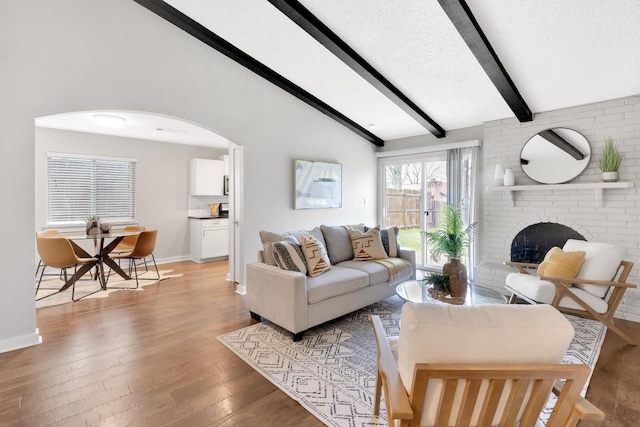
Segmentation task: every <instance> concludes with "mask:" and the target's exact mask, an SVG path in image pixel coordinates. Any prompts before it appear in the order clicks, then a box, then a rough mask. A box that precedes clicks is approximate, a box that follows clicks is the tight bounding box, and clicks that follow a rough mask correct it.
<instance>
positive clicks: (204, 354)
mask: <svg viewBox="0 0 640 427" xmlns="http://www.w3.org/2000/svg"><path fill="white" fill-rule="evenodd" d="M161 269H163V270H166V269H173V270H174V273H182V274H183V276H182V277H178V278H172V279H168V280H164V281H162V282H159V283H157V284H153V285H150V286H148V287H146V288H145V290H144V291H142V292H127V291H122V292H116V293H113V294H111V295H110V296H109V297H108V298H104V299H87V300H82V301H79V302H76V303H71V304H65V305H61V306H56V307H48V308H43V309H39V310H38V312H37V318H38V327H39V328H40V334H41V335H42V337H43V343H42V344H41V345H39V346H34V347H29V348H26V349H22V350H17V351H13V352H9V353H4V354H0V426H41V425H55V426H79V425H95V426H125V425H135V426H154V427H155V426H189V427H191V426H254V425H260V426H312V427H313V426H322V425H323V424H322V423H321V422H320V421H318V420H317V419H316V418H315V417H313V416H312V415H311V414H310V413H309V412H307V411H306V410H305V409H303V408H302V407H301V406H300V405H298V404H297V403H296V402H295V401H294V400H293V399H291V398H289V397H288V396H287V395H286V394H284V393H283V392H282V391H280V390H279V389H277V388H276V387H275V386H273V385H272V384H271V383H270V382H269V381H268V380H266V379H265V378H263V377H262V376H261V375H260V374H258V373H257V372H256V371H254V370H253V369H252V368H250V367H249V366H248V365H247V364H245V363H244V362H243V361H241V360H240V359H239V358H238V357H236V356H235V355H234V354H233V353H232V352H231V351H229V350H228V349H227V348H226V347H224V346H223V345H222V344H220V343H219V342H218V340H217V339H216V337H217V336H218V335H221V334H223V333H226V332H229V331H233V330H236V329H239V328H241V327H244V326H246V325H249V324H250V323H252V322H253V321H252V320H251V319H250V317H249V312H248V310H247V308H246V304H245V298H244V297H243V296H241V295H238V294H236V293H235V292H234V288H233V286H232V285H231V284H229V283H228V282H226V281H225V280H224V278H225V275H226V272H227V263H226V262H215V263H209V264H196V263H192V262H189V261H186V262H180V263H172V264H164V265H162V266H161ZM620 323H621V326H622V327H624V329H625V330H626V331H627V332H628V333H629V334H630V335H631V336H633V337H634V338H635V339H636V340H637V341H639V342H640V324H638V323H631V322H620ZM639 377H640V349H639V348H638V347H631V346H626V345H624V343H623V342H622V341H621V340H620V339H619V338H617V336H615V335H613V334H607V338H606V340H605V344H604V346H603V349H602V353H601V355H600V360H599V362H598V364H597V366H596V369H595V372H594V376H593V379H592V380H591V386H590V388H589V392H588V394H587V396H588V398H589V399H590V400H591V401H592V402H593V403H595V404H596V405H598V406H599V407H600V408H601V409H602V410H604V411H605V412H606V414H607V419H606V421H604V422H602V423H584V424H583V425H584V426H607V427H614V426H615V427H622V426H624V427H632V426H634V427H635V426H639V425H640V409H639V408H640V386H639V383H638V380H637V379H638V378H639Z"/></svg>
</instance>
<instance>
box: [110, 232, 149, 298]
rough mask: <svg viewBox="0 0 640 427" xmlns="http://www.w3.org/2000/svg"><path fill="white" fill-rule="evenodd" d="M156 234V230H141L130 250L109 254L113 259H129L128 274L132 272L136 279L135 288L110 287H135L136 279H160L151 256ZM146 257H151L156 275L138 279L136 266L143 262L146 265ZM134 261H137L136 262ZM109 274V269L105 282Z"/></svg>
mask: <svg viewBox="0 0 640 427" xmlns="http://www.w3.org/2000/svg"><path fill="white" fill-rule="evenodd" d="M157 235H158V230H148V231H142V232H140V234H138V236H137V240H136V244H135V246H134V247H133V249H132V250H131V251H130V252H126V253H120V254H113V255H112V254H109V257H110V258H111V259H113V260H121V259H127V260H129V261H130V268H129V275H130V276H131V275H132V274H133V275H134V276H135V279H136V287H135V288H117V287H111V289H137V288H138V287H139V281H138V280H159V279H160V272H159V271H158V265H157V264H156V259H155V257H154V256H153V251H154V250H155V247H156V237H157ZM112 253H113V252H112ZM148 257H151V260H152V261H153V266H154V267H155V269H156V275H157V277H156V278H140V279H139V278H138V266H139V265H140V264H143V263H144V264H145V266H146V259H147V258H148ZM136 261H139V263H136ZM110 276H111V270H109V274H108V275H107V282H108V281H109V277H110Z"/></svg>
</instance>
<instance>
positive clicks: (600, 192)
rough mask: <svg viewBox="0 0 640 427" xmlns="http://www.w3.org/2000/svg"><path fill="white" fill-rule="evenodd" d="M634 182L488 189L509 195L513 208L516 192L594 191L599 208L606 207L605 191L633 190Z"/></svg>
mask: <svg viewBox="0 0 640 427" xmlns="http://www.w3.org/2000/svg"><path fill="white" fill-rule="evenodd" d="M632 187H633V182H585V183H580V184H535V185H511V186H504V187H487V191H497V192H503V193H509V197H510V199H511V206H515V205H516V202H515V192H516V191H548V190H594V191H595V195H596V203H597V205H598V207H602V206H603V205H604V190H605V189H610V188H632Z"/></svg>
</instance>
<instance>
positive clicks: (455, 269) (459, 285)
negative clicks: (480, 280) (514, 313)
mask: <svg viewBox="0 0 640 427" xmlns="http://www.w3.org/2000/svg"><path fill="white" fill-rule="evenodd" d="M443 214H444V216H443V219H442V224H441V226H440V228H439V229H438V230H435V231H422V232H421V234H422V237H423V238H425V239H426V240H427V245H428V246H429V248H430V250H431V258H433V259H434V260H435V261H438V260H439V259H440V257H441V256H442V255H446V256H447V257H449V262H447V263H445V264H444V265H443V266H442V273H443V274H447V275H448V276H449V293H450V294H451V296H452V297H461V298H464V297H465V296H466V294H467V268H466V266H465V265H464V264H463V263H461V262H460V257H461V256H462V255H463V254H464V253H465V251H466V249H467V248H468V247H469V245H470V244H471V242H472V241H473V237H474V235H475V228H476V224H477V223H475V222H474V223H473V224H469V225H468V226H466V227H465V225H464V222H463V221H462V212H461V208H460V207H459V206H453V205H447V206H446V207H445V208H444V212H443Z"/></svg>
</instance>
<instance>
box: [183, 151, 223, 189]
mask: <svg viewBox="0 0 640 427" xmlns="http://www.w3.org/2000/svg"><path fill="white" fill-rule="evenodd" d="M189 172H190V179H189V194H191V195H192V196H222V195H223V194H224V187H223V185H224V161H222V160H210V159H191V164H190V170H189Z"/></svg>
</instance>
